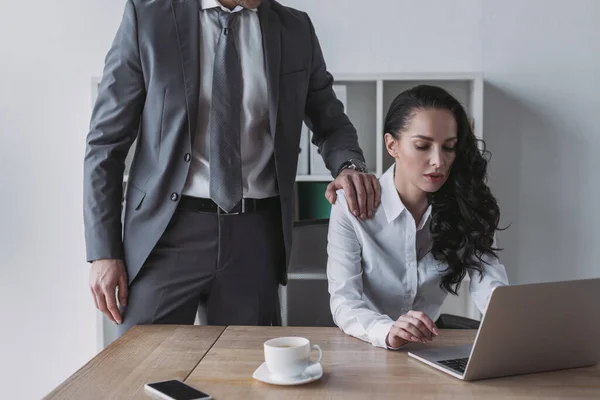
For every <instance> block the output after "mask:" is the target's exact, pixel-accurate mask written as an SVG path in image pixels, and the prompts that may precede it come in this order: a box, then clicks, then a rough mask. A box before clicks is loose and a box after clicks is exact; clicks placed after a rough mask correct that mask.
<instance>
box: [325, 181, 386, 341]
mask: <svg viewBox="0 0 600 400" xmlns="http://www.w3.org/2000/svg"><path fill="white" fill-rule="evenodd" d="M352 219H354V217H352V216H351V215H350V214H349V210H348V205H347V202H346V198H345V196H344V193H343V192H342V191H338V196H337V201H336V203H335V204H334V205H333V206H332V208H331V216H330V219H329V234H328V244H327V253H328V256H329V258H328V260H327V279H328V280H329V294H330V295H331V300H330V306H331V313H332V315H333V320H334V321H335V323H336V325H337V326H339V327H340V328H341V329H342V330H343V331H344V332H345V333H347V334H348V335H351V336H354V337H357V338H359V339H361V340H364V341H366V342H370V343H371V344H373V345H374V346H378V347H383V348H387V345H386V340H385V339H386V337H387V334H388V332H389V331H390V328H391V327H392V326H393V325H394V320H392V319H391V318H390V317H388V316H387V315H384V314H380V313H378V312H375V311H373V310H371V309H370V308H369V307H368V306H367V304H366V303H365V302H364V300H363V281H362V274H363V269H362V256H361V245H360V242H359V240H358V237H357V234H356V230H355V227H354V225H353V223H352Z"/></svg>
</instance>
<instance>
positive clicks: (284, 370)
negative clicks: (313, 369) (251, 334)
mask: <svg viewBox="0 0 600 400" xmlns="http://www.w3.org/2000/svg"><path fill="white" fill-rule="evenodd" d="M264 348H265V362H266V363H267V368H268V369H269V372H271V374H272V375H274V376H278V377H282V378H293V377H295V376H298V375H301V374H302V373H303V372H304V371H305V370H306V368H308V367H310V366H311V365H314V364H318V363H319V362H321V359H322V358H323V350H321V347H320V346H319V345H318V344H313V345H311V344H310V340H308V339H306V338H303V337H279V338H275V339H270V340H267V341H266V342H265V344H264ZM312 350H318V351H319V359H318V360H316V361H313V360H311V358H310V354H311V352H312Z"/></svg>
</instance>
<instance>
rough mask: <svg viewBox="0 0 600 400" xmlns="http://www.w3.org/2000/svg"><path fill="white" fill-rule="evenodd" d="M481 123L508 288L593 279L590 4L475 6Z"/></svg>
mask: <svg viewBox="0 0 600 400" xmlns="http://www.w3.org/2000/svg"><path fill="white" fill-rule="evenodd" d="M483 11H484V12H483V15H484V20H483V69H484V71H485V79H486V81H487V85H486V87H485V91H486V94H485V105H484V121H485V126H486V129H485V133H484V137H485V138H487V143H488V145H489V147H490V148H491V150H492V151H493V161H492V173H491V178H492V184H493V188H494V189H495V192H496V194H497V197H498V199H499V201H500V205H501V207H502V211H503V213H504V222H505V223H512V224H513V225H512V226H511V227H510V229H509V230H508V231H505V232H503V233H502V234H500V235H499V237H500V245H501V246H503V247H505V248H506V251H505V252H504V253H503V261H504V262H505V264H506V265H507V269H508V272H509V278H511V280H512V281H513V282H519V283H527V282H536V281H554V280H562V279H576V278H591V277H600V264H599V263H598V260H599V259H600V246H598V244H599V243H600V233H599V232H598V226H599V225H600V212H599V209H598V206H597V204H598V198H599V197H600V186H599V183H600V176H599V175H598V172H599V171H600V157H599V154H600V153H599V150H600V124H599V120H598V116H599V112H600V97H599V95H598V93H599V90H600V22H599V20H598V17H599V16H600V2H599V1H597V0H576V1H560V0H552V1H549V0H527V1H522V0H508V1H507V0H502V1H495V0H486V1H484V2H483Z"/></svg>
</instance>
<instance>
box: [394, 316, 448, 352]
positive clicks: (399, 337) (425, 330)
mask: <svg viewBox="0 0 600 400" xmlns="http://www.w3.org/2000/svg"><path fill="white" fill-rule="evenodd" d="M437 335H439V332H438V330H437V328H436V327H435V324H434V323H433V321H432V320H431V318H429V316H427V314H425V313H424V312H422V311H409V312H407V313H406V314H404V315H401V316H400V318H398V320H397V321H396V322H394V325H393V326H392V328H391V329H390V331H389V333H388V336H387V339H386V342H387V344H388V345H389V347H392V348H398V347H401V346H403V345H405V344H406V343H411V342H417V343H430V342H431V341H432V340H433V338H434V337H435V336H437Z"/></svg>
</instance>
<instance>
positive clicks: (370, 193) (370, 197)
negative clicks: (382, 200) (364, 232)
mask: <svg viewBox="0 0 600 400" xmlns="http://www.w3.org/2000/svg"><path fill="white" fill-rule="evenodd" d="M362 181H363V184H364V187H365V193H366V194H367V216H368V217H369V218H373V215H374V214H375V190H373V184H372V183H371V177H370V176H369V175H364V178H363V179H362Z"/></svg>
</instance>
